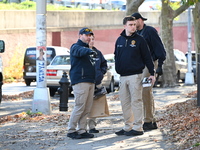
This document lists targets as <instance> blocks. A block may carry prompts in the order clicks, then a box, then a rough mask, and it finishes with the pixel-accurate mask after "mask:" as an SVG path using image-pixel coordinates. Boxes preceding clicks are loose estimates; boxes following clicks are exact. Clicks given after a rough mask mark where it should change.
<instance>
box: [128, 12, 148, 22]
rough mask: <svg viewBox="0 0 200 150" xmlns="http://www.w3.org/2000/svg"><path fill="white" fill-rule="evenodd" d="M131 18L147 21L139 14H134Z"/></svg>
mask: <svg viewBox="0 0 200 150" xmlns="http://www.w3.org/2000/svg"><path fill="white" fill-rule="evenodd" d="M131 16H133V17H135V19H139V18H141V19H142V20H144V21H145V20H147V18H144V17H142V16H141V14H140V13H134V14H132V15H131Z"/></svg>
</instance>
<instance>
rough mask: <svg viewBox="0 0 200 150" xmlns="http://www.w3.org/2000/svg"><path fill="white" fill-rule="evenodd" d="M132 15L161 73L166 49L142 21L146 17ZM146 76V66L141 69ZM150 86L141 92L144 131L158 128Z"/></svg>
mask: <svg viewBox="0 0 200 150" xmlns="http://www.w3.org/2000/svg"><path fill="white" fill-rule="evenodd" d="M132 16H133V17H135V19H136V27H137V33H138V34H139V35H141V36H143V37H144V39H145V40H146V42H147V44H148V46H149V49H150V52H151V57H152V59H153V62H154V66H155V69H156V74H157V75H162V74H163V71H162V65H163V63H164V61H165V59H166V51H165V48H164V45H163V43H162V41H161V39H160V37H159V35H158V32H157V30H156V29H155V28H154V27H152V26H148V25H146V24H145V23H144V21H146V20H147V18H144V17H143V16H142V15H141V14H140V13H138V12H136V13H134V14H132ZM148 76H149V72H148V70H147V68H145V69H144V71H143V78H144V77H148ZM152 88H153V86H152V87H149V88H147V87H145V88H143V93H142V98H143V103H144V125H143V129H144V131H147V130H153V129H157V128H158V127H157V124H156V120H155V118H154V113H155V106H154V98H153V91H152Z"/></svg>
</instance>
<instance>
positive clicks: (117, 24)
mask: <svg viewBox="0 0 200 150" xmlns="http://www.w3.org/2000/svg"><path fill="white" fill-rule="evenodd" d="M141 13H142V14H143V16H145V17H146V18H148V20H147V21H146V23H148V24H150V25H153V26H155V27H158V26H159V16H160V11H151V12H141ZM123 17H125V12H123V11H106V10H105V11H89V10H88V11H68V10H67V11H47V18H46V19H47V29H48V31H52V32H60V31H67V30H74V29H77V28H80V27H85V26H87V27H91V28H93V29H114V28H121V26H122V19H123ZM0 18H1V19H0V33H12V32H13V33H16V32H19V33H21V32H28V33H29V32H35V28H36V12H35V11H32V10H5V11H4V10H1V11H0ZM174 25H187V13H183V14H181V15H180V17H179V19H178V20H175V21H174Z"/></svg>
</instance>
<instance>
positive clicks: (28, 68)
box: [23, 46, 69, 86]
mask: <svg viewBox="0 0 200 150" xmlns="http://www.w3.org/2000/svg"><path fill="white" fill-rule="evenodd" d="M46 48H47V54H46V57H47V65H49V63H50V62H51V60H52V59H53V58H54V57H55V56H56V55H59V54H68V53H69V49H67V48H65V47H59V46H47V47H46ZM23 79H24V81H25V83H26V86H30V84H31V82H33V81H36V47H28V48H27V49H26V51H25V54H24V66H23Z"/></svg>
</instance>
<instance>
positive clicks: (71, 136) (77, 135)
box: [67, 132, 82, 139]
mask: <svg viewBox="0 0 200 150" xmlns="http://www.w3.org/2000/svg"><path fill="white" fill-rule="evenodd" d="M67 137H70V138H72V139H81V138H82V137H81V135H80V134H78V132H72V133H67Z"/></svg>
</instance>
